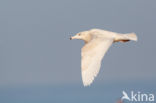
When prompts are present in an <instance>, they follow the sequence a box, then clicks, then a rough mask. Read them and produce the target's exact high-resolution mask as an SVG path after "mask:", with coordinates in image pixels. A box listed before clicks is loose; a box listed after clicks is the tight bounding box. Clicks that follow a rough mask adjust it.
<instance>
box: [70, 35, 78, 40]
mask: <svg viewBox="0 0 156 103" xmlns="http://www.w3.org/2000/svg"><path fill="white" fill-rule="evenodd" d="M69 39H70V40H73V39H77V35H75V36H72V37H70V38H69Z"/></svg>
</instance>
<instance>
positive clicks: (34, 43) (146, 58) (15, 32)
mask: <svg viewBox="0 0 156 103" xmlns="http://www.w3.org/2000/svg"><path fill="white" fill-rule="evenodd" d="M155 4H156V1H155V0H77V1H76V0H75V1H74V0H64V1H63V0H25V1H24V0H1V1H0V103H62V102H64V103H88V102H89V103H95V102H97V103H115V102H116V101H117V100H119V99H120V98H121V97H122V91H123V90H125V91H127V92H129V91H132V90H133V91H136V92H137V91H141V92H143V93H153V94H155V95H156V88H155V87H156V83H155V82H156V75H155V73H156V56H155V53H156V46H155V40H156V39H155V38H156V28H155V27H156V13H155V11H156V6H155ZM92 28H99V29H105V30H109V31H113V32H119V33H130V32H135V33H136V34H137V36H138V42H128V43H116V44H114V45H112V46H111V48H110V49H109V51H108V52H107V53H106V55H105V58H104V59H103V61H102V67H101V70H100V73H99V75H98V76H97V77H96V79H95V81H94V82H93V84H92V85H91V86H89V87H83V84H82V80H81V70H80V65H81V64H80V63H81V62H80V59H81V55H80V52H81V47H82V46H83V45H84V43H83V41H79V40H74V41H70V40H69V37H70V36H71V35H75V34H76V33H77V32H80V31H83V30H89V29H92ZM126 102H128V101H126Z"/></svg>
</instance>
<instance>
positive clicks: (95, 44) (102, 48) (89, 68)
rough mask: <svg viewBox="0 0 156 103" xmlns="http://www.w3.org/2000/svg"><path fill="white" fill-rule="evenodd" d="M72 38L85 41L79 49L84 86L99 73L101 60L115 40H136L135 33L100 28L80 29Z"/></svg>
mask: <svg viewBox="0 0 156 103" xmlns="http://www.w3.org/2000/svg"><path fill="white" fill-rule="evenodd" d="M72 39H80V40H83V41H84V42H85V45H84V46H83V47H82V49H81V75H82V81H83V85H84V86H89V85H90V84H91V83H92V82H93V80H94V78H95V77H96V76H97V74H98V73H99V70H100V67H101V61H102V59H103V57H104V55H105V53H106V52H107V50H108V49H109V47H110V46H111V45H112V44H113V43H116V42H123V43H125V42H128V41H130V40H133V41H137V36H136V34H135V33H127V34H121V33H115V32H111V31H106V30H101V29H91V30H88V31H82V32H79V33H77V34H76V35H75V36H72V37H70V40H72Z"/></svg>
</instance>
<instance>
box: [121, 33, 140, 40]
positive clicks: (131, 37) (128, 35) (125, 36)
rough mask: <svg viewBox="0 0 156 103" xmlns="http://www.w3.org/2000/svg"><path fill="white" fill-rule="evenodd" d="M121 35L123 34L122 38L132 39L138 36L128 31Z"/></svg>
mask: <svg viewBox="0 0 156 103" xmlns="http://www.w3.org/2000/svg"><path fill="white" fill-rule="evenodd" d="M123 36H124V39H128V40H134V41H137V40H138V38H137V36H136V34H135V33H128V34H125V35H123Z"/></svg>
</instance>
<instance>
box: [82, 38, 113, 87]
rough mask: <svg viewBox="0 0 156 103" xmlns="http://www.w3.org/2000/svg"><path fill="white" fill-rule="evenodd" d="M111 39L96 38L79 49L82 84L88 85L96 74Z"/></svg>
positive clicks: (111, 41)
mask: <svg viewBox="0 0 156 103" xmlns="http://www.w3.org/2000/svg"><path fill="white" fill-rule="evenodd" d="M112 43H113V39H102V38H96V39H93V40H92V41H90V42H89V43H87V44H86V45H84V47H83V48H82V49H81V73H82V81H83V84H84V86H88V85H90V84H91V83H92V82H93V80H94V78H95V77H96V76H97V74H98V72H99V70H100V67H101V61H102V58H103V57H104V55H105V53H106V52H107V50H108V48H109V47H110V46H111V44H112Z"/></svg>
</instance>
